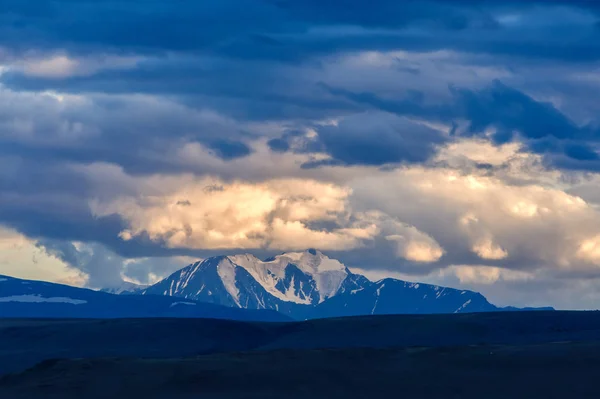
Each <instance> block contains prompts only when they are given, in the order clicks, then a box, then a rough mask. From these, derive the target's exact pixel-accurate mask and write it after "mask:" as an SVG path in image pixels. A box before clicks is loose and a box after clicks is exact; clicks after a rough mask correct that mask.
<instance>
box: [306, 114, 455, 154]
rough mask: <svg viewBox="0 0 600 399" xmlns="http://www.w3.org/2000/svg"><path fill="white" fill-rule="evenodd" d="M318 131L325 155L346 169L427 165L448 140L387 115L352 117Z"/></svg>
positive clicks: (432, 131)
mask: <svg viewBox="0 0 600 399" xmlns="http://www.w3.org/2000/svg"><path fill="white" fill-rule="evenodd" d="M317 131H318V134H319V141H320V142H321V144H322V146H323V149H324V151H325V152H327V153H328V154H329V155H331V156H332V158H333V159H334V160H335V161H337V162H339V163H340V164H343V165H375V166H380V165H385V164H395V163H398V164H399V163H423V162H426V161H427V160H428V159H430V158H431V157H432V156H433V155H434V154H435V153H436V149H437V146H440V145H442V144H444V143H446V142H447V140H448V139H447V137H446V135H445V134H444V133H442V132H440V131H438V130H434V129H432V128H429V127H427V126H424V125H422V124H419V123H416V122H413V121H411V120H409V119H407V118H404V117H398V116H396V115H394V114H389V113H385V112H368V113H365V114H356V115H352V116H349V117H347V118H344V119H342V120H341V121H340V122H339V123H338V124H337V125H335V126H322V127H319V128H318V129H317ZM313 166H317V165H313Z"/></svg>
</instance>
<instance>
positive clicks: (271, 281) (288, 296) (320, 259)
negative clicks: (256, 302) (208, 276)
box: [219, 251, 348, 304]
mask: <svg viewBox="0 0 600 399" xmlns="http://www.w3.org/2000/svg"><path fill="white" fill-rule="evenodd" d="M228 259H230V260H231V262H233V263H234V264H236V265H238V266H241V267H243V268H244V269H246V270H247V271H248V273H250V275H251V276H252V277H253V278H254V279H255V280H256V281H257V282H258V283H259V284H261V285H262V286H263V287H264V288H265V290H266V291H267V292H268V293H269V294H271V295H273V296H274V297H276V298H278V299H281V300H283V301H288V302H294V303H299V304H310V303H311V302H310V298H301V297H299V296H298V295H297V294H296V292H295V290H294V288H293V287H294V281H293V280H292V282H291V284H290V289H287V290H285V291H284V292H282V291H280V290H279V289H277V288H275V287H276V285H277V283H278V282H279V281H280V280H283V279H284V278H285V271H286V268H287V267H288V265H290V264H293V265H295V266H296V267H298V269H300V270H301V271H302V272H303V273H305V274H308V275H310V276H311V277H312V278H313V280H314V281H315V283H316V290H317V292H318V293H319V295H320V298H319V302H323V301H324V300H326V299H327V298H330V297H331V296H333V295H335V293H336V292H337V291H338V290H339V288H340V286H341V284H342V282H343V281H344V279H345V278H346V277H347V276H348V271H347V269H346V266H344V265H343V264H342V263H340V262H338V261H337V260H335V259H330V258H328V257H327V256H325V255H324V254H323V253H321V252H319V251H314V252H312V253H311V252H310V251H305V252H288V253H284V254H282V255H278V256H276V257H275V258H274V259H273V260H270V261H268V262H264V261H262V260H260V259H258V258H257V257H255V256H254V255H250V254H243V255H235V256H230V257H228ZM220 266H221V265H219V268H220ZM219 275H221V273H219ZM225 286H226V287H227V286H228V284H225ZM234 286H235V284H234ZM302 288H303V287H302V286H301V289H300V291H302V292H305V293H309V292H310V291H309V290H307V289H302ZM227 291H228V292H229V294H230V295H232V296H233V297H234V298H236V296H235V295H237V292H236V291H234V290H231V291H229V288H228V289H227ZM234 294H235V295H234Z"/></svg>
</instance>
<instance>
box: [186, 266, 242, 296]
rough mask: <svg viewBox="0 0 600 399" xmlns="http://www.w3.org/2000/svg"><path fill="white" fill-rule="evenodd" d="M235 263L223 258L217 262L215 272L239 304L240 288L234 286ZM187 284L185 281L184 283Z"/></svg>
mask: <svg viewBox="0 0 600 399" xmlns="http://www.w3.org/2000/svg"><path fill="white" fill-rule="evenodd" d="M236 267H237V266H236V264H234V263H233V262H232V261H231V259H229V258H223V259H222V260H221V261H220V262H219V263H218V264H217V274H218V275H219V277H220V278H221V281H222V282H223V285H224V286H225V290H226V291H227V292H228V293H229V295H231V297H232V298H233V300H234V301H235V303H236V304H237V305H238V306H239V307H241V306H240V290H239V289H238V287H237V286H236V271H235V268H236ZM186 284H187V283H186Z"/></svg>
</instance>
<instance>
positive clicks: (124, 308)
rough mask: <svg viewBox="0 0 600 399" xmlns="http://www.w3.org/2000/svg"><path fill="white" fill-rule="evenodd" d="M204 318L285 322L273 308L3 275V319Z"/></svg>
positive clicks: (0, 292) (0, 305)
mask: <svg viewBox="0 0 600 399" xmlns="http://www.w3.org/2000/svg"><path fill="white" fill-rule="evenodd" d="M7 317H15V318H34V317H44V318H122V317H204V318H218V319H232V320H261V321H286V320H289V318H287V317H286V316H283V315H282V314H280V313H277V312H275V311H271V310H245V309H239V308H233V307H226V306H221V305H216V304H211V303H203V302H198V301H193V300H185V301H182V300H181V299H179V298H174V297H165V296H153V295H150V296H140V295H113V294H108V293H105V292H98V291H92V290H87V289H82V288H75V287H70V286H66V285H61V284H53V283H48V282H43V281H31V280H21V279H16V278H12V277H8V276H0V318H7Z"/></svg>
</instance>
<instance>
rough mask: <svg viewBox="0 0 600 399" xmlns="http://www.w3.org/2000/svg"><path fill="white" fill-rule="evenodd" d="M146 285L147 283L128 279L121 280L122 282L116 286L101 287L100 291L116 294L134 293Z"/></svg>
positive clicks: (146, 286) (143, 288)
mask: <svg viewBox="0 0 600 399" xmlns="http://www.w3.org/2000/svg"><path fill="white" fill-rule="evenodd" d="M148 287H149V285H142V284H135V283H131V282H129V281H123V283H122V284H121V285H119V286H117V287H111V288H102V289H101V290H100V291H102V292H107V293H109V294H116V295H134V294H138V293H140V292H141V291H143V290H145V289H146V288H148Z"/></svg>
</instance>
